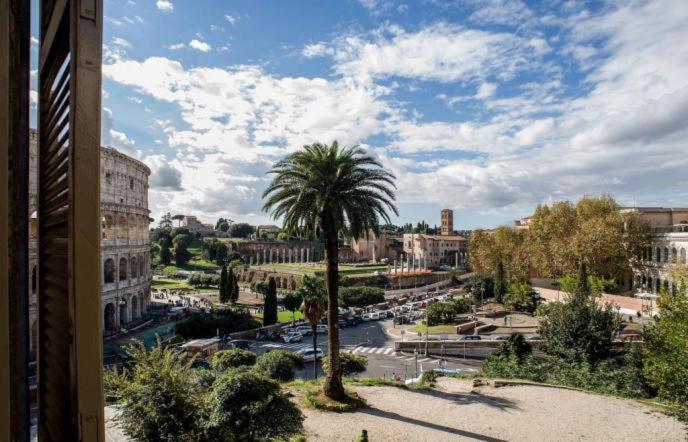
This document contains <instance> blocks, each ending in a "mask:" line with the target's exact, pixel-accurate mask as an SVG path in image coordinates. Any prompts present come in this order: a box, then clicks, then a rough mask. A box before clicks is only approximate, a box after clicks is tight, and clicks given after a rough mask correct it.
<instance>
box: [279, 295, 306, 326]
mask: <svg viewBox="0 0 688 442" xmlns="http://www.w3.org/2000/svg"><path fill="white" fill-rule="evenodd" d="M302 302H303V298H302V297H301V295H300V294H299V292H292V293H287V294H286V296H285V297H284V300H283V301H282V305H284V308H285V309H287V310H289V311H290V312H291V322H292V324H294V323H295V322H296V310H298V309H299V307H301V303H302Z"/></svg>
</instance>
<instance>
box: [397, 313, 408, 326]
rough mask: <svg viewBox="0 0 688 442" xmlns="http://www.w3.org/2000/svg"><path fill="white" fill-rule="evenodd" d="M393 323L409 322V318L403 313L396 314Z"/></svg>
mask: <svg viewBox="0 0 688 442" xmlns="http://www.w3.org/2000/svg"><path fill="white" fill-rule="evenodd" d="M394 323H395V324H400V325H401V324H410V323H411V318H409V317H408V316H405V315H397V316H396V317H395V318H394Z"/></svg>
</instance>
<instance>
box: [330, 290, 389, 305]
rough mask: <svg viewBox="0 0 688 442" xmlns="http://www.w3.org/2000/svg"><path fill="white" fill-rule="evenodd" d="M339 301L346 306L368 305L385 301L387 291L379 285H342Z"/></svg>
mask: <svg viewBox="0 0 688 442" xmlns="http://www.w3.org/2000/svg"><path fill="white" fill-rule="evenodd" d="M339 302H340V304H342V305H343V306H345V307H359V308H362V307H366V306H368V305H372V304H379V303H381V302H385V291H384V289H381V288H379V287H342V288H340V289H339Z"/></svg>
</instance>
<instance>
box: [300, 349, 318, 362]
mask: <svg viewBox="0 0 688 442" xmlns="http://www.w3.org/2000/svg"><path fill="white" fill-rule="evenodd" d="M296 354H297V355H299V356H301V357H302V358H303V361H304V362H313V361H315V360H316V359H322V357H323V356H324V354H325V353H324V352H323V351H322V350H321V349H320V348H317V347H316V349H315V352H313V349H312V348H302V349H301V350H299V351H297V352H296Z"/></svg>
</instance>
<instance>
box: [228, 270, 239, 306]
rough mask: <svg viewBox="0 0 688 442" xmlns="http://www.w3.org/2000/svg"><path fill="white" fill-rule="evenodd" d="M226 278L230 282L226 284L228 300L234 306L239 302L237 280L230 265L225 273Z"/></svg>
mask: <svg viewBox="0 0 688 442" xmlns="http://www.w3.org/2000/svg"><path fill="white" fill-rule="evenodd" d="M227 277H228V279H229V281H230V282H229V283H228V289H229V300H230V302H231V303H232V304H236V303H237V300H239V278H237V276H236V275H235V274H234V267H232V266H231V265H230V267H229V269H228V271H227Z"/></svg>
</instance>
